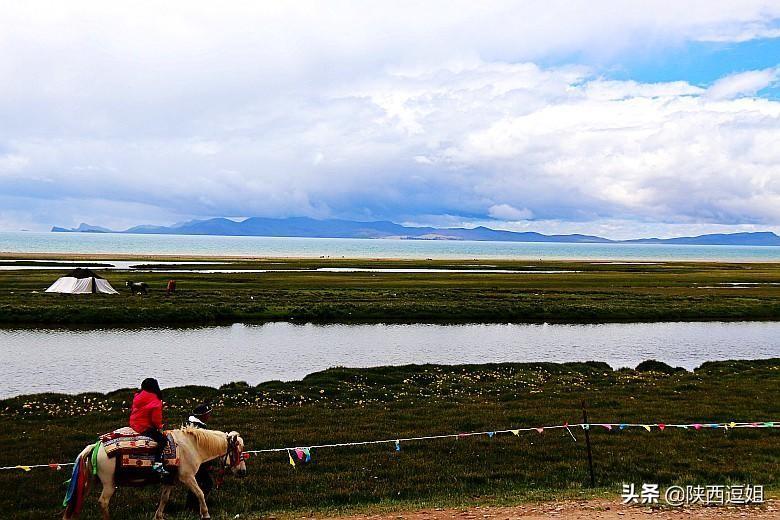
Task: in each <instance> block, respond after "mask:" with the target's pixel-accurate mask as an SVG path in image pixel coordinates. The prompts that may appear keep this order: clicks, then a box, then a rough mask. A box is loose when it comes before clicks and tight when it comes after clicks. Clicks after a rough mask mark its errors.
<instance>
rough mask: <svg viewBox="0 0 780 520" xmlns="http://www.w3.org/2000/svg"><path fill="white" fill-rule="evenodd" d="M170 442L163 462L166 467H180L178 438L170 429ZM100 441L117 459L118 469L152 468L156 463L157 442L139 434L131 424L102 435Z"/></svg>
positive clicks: (167, 434)
mask: <svg viewBox="0 0 780 520" xmlns="http://www.w3.org/2000/svg"><path fill="white" fill-rule="evenodd" d="M165 435H166V436H167V437H168V444H167V445H166V446H165V449H164V450H163V453H162V458H163V464H165V466H166V467H178V466H179V457H178V453H177V452H178V450H177V446H176V440H175V439H174V438H173V435H172V434H171V432H170V431H166V432H165ZM100 441H101V442H102V443H103V447H104V448H105V449H106V454H107V455H108V456H109V457H110V458H116V459H117V466H118V467H117V469H118V470H119V469H120V468H119V466H122V467H123V468H130V467H133V468H139V469H141V468H151V467H152V464H153V463H154V454H155V452H156V451H157V443H156V442H155V441H154V439H152V438H151V437H147V436H145V435H141V434H139V433H138V432H137V431H135V430H133V429H132V428H130V427H129V426H126V427H124V428H119V429H118V430H114V431H112V432H108V433H104V434H103V435H101V436H100Z"/></svg>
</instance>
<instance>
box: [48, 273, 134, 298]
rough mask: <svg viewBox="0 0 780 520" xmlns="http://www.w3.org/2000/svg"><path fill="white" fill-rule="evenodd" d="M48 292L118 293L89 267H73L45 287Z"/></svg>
mask: <svg viewBox="0 0 780 520" xmlns="http://www.w3.org/2000/svg"><path fill="white" fill-rule="evenodd" d="M46 292H48V293H65V294H98V293H99V294H119V293H118V292H117V291H116V290H115V289H114V288H113V287H111V284H110V283H108V280H105V279H104V278H103V277H102V276H100V275H97V274H95V273H93V272H92V271H90V270H89V269H81V268H79V269H74V270H72V271H71V272H69V273H67V274H66V275H65V276H63V277H62V278H59V279H57V281H56V282H54V283H53V284H51V286H50V287H49V288H48V289H46Z"/></svg>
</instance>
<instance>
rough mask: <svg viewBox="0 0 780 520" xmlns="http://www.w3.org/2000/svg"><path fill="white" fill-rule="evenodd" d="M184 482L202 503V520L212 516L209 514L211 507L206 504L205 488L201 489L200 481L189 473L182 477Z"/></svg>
mask: <svg viewBox="0 0 780 520" xmlns="http://www.w3.org/2000/svg"><path fill="white" fill-rule="evenodd" d="M181 481H182V483H183V484H184V485H185V486H187V487H188V488H190V491H192V493H193V494H194V495H195V498H197V499H198V502H199V503H200V518H201V520H206V519H208V518H211V517H210V516H209V508H208V506H207V505H206V497H205V496H204V495H203V490H201V489H200V486H199V485H198V481H197V480H195V476H194V475H188V476H187V477H185V478H182V480H181Z"/></svg>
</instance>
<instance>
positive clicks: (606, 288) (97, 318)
mask: <svg viewBox="0 0 780 520" xmlns="http://www.w3.org/2000/svg"><path fill="white" fill-rule="evenodd" d="M78 259H79V260H83V259H84V258H83V257H79V258H78ZM73 260H74V261H76V260H77V259H76V258H73ZM183 260H193V259H183ZM195 260H197V259H195ZM203 260H205V259H203ZM209 260H214V259H209ZM15 261H17V260H15V259H13V258H6V259H5V260H0V265H13V262H15ZM100 261H101V262H108V260H107V259H105V258H101V259H100ZM138 262H139V264H140V263H144V264H154V262H155V259H154V258H149V257H146V258H143V259H138ZM229 262H230V263H229V264H228V265H226V266H219V267H220V268H225V267H227V268H234V269H269V270H272V271H271V272H266V273H229V274H222V273H217V274H205V273H187V272H177V273H160V272H157V273H155V272H134V273H128V272H114V271H107V270H106V271H99V272H100V273H101V274H102V275H103V276H105V278H107V279H108V280H109V282H111V284H112V285H114V287H115V288H116V289H117V290H119V291H120V292H121V294H120V295H118V296H78V295H76V296H74V295H56V294H45V293H43V290H44V289H45V288H46V287H47V286H48V285H49V284H50V283H51V282H52V281H53V280H55V279H56V278H57V277H58V276H60V275H61V274H62V273H63V272H65V271H66V270H68V269H69V268H68V267H67V266H61V267H60V268H57V267H56V266H52V270H42V271H32V270H29V271H21V270H11V271H0V323H2V324H4V325H6V326H19V325H26V324H29V325H37V326H40V325H43V324H46V325H67V324H71V325H87V326H90V325H110V324H115V325H146V324H159V325H166V324H167V325H180V324H203V323H218V322H230V321H244V322H261V321H269V320H293V321H314V322H376V321H384V322H392V321H397V322H453V323H457V322H541V321H547V322H606V321H660V320H775V319H779V318H780V264H767V263H763V264H760V263H703V262H702V263H697V262H689V263H658V264H649V265H648V264H615V263H606V262H563V261H561V262H553V261H544V262H542V261H538V262H536V261H527V260H526V261H502V260H495V261H493V260H491V261H477V260H470V261H453V260H349V259H327V258H326V259H265V260H262V259H256V260H235V259H234V260H230V261H229ZM192 267H193V266H181V267H180V268H179V269H190V268H192ZM201 267H203V268H213V267H215V266H212V265H202V266H201ZM318 267H379V268H418V267H427V268H439V269H442V268H443V269H452V268H458V269H479V268H486V267H487V268H497V269H512V270H524V271H532V272H530V273H522V274H498V273H476V272H475V273H370V272H359V273H343V272H342V273H334V272H314V271H311V269H315V268H318ZM546 270H564V271H569V272H565V273H556V274H547V273H543V271H546ZM575 271H579V272H575ZM128 278H130V279H133V280H135V281H143V282H146V283H148V284H149V286H150V287H151V289H152V290H151V293H150V294H149V295H148V296H136V295H132V294H130V293H129V292H128V291H127V290H126V288H125V286H124V282H125V280H127V279H128ZM169 279H176V280H177V282H178V290H177V292H176V294H175V295H173V296H166V295H165V293H164V288H165V284H166V282H167V280H169ZM733 283H740V284H748V285H741V286H736V287H735V286H733V285H727V284H733Z"/></svg>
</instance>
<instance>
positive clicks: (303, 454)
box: [0, 421, 780, 473]
mask: <svg viewBox="0 0 780 520" xmlns="http://www.w3.org/2000/svg"><path fill="white" fill-rule="evenodd" d="M593 426H601V427H603V428H604V429H606V430H607V431H610V432H611V431H613V430H614V429H616V428H617V429H618V430H625V429H626V428H629V429H631V428H638V429H644V430H646V431H648V432H652V431H653V427H656V428H657V429H658V430H659V431H664V430H666V428H680V429H683V430H689V429H695V430H702V429H708V430H709V429H718V428H722V429H723V432H724V434H726V433H727V432H728V430H729V429H735V428H778V427H780V422H778V421H760V422H759V421H756V422H735V421H731V422H727V423H726V422H724V423H693V424H666V423H647V424H636V423H592V424H588V423H575V424H571V425H570V424H569V423H568V422H566V423H564V424H556V425H549V426H537V427H529V428H516V429H513V430H494V431H478V432H461V433H451V434H443V435H432V436H423V437H408V438H403V439H392V438H391V439H382V440H367V441H366V440H364V441H356V442H340V443H334V444H318V445H314V446H310V447H307V448H290V447H281V448H266V449H261V450H245V451H244V453H243V459H244V460H246V459H248V458H249V457H250V455H251V454H261V453H281V452H287V458H288V461H289V463H290V465H291V466H293V467H297V466H298V465H301V464H308V463H310V462H311V461H312V456H311V450H312V449H314V448H317V449H320V448H336V447H345V446H365V445H369V444H371V445H376V444H388V443H392V444H393V445H394V447H395V451H401V441H402V440H403V441H404V442H406V441H425V440H433V439H445V438H447V439H460V438H462V437H472V436H478V435H487V436H488V437H490V438H493V437H494V436H495V435H496V434H503V433H512V434H513V435H515V436H517V437H519V436H520V432H526V431H527V432H531V431H534V430H535V431H536V432H538V433H540V434H542V433H544V431H545V430H546V429H565V430H566V434H568V435H569V436H571V438H572V439H573V440H574V441H575V442H576V441H577V438H576V437H575V436H574V433H573V432H572V430H571V428H572V427H575V428H576V427H579V428H582V429H583V430H592V429H593V428H592V427H593ZM96 446H99V444H96ZM73 465H74V463H72V462H62V463H56V462H52V463H49V464H31V465H22V464H20V465H16V466H0V471H11V470H22V471H23V472H25V473H27V472H29V471H32V470H33V469H35V468H49V469H51V470H54V471H60V470H62V468H63V467H65V466H73Z"/></svg>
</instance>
